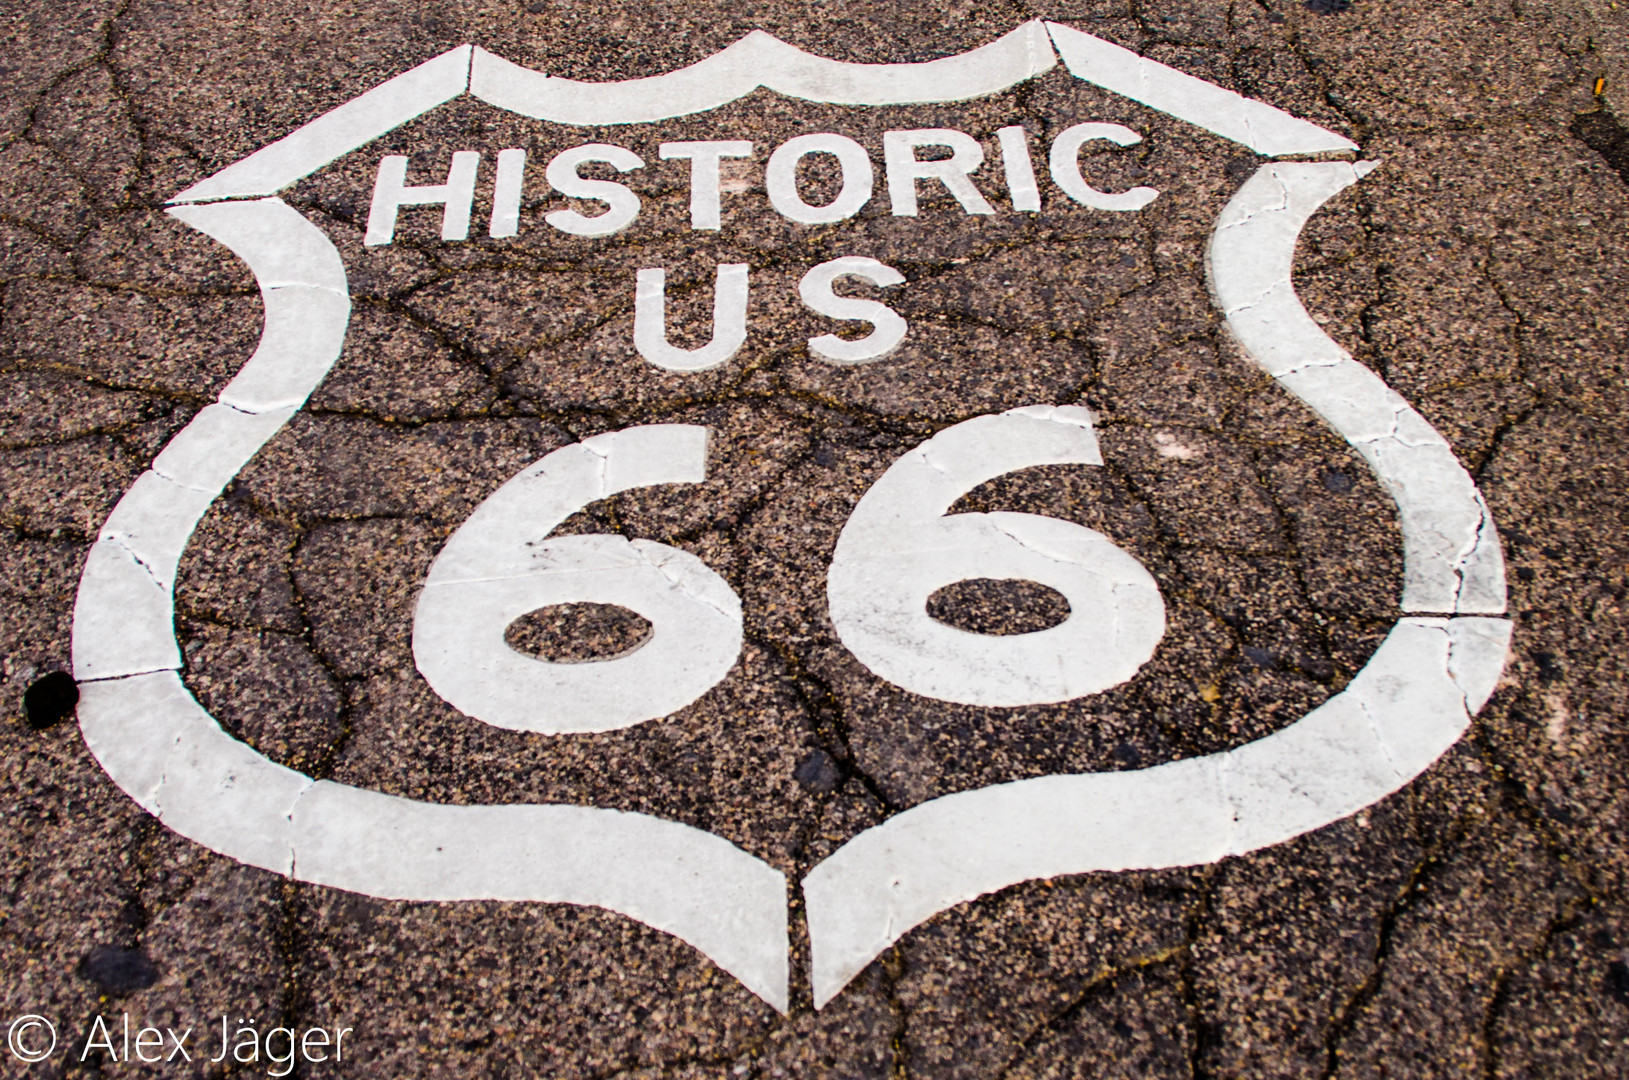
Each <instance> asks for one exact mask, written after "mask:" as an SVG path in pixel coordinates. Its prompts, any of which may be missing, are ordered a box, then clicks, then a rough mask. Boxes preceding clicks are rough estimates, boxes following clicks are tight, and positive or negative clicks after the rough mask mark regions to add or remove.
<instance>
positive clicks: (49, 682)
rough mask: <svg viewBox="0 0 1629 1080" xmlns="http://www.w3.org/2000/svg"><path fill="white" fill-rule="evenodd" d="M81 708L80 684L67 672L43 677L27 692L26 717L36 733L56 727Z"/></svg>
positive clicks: (24, 711)
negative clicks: (77, 708)
mask: <svg viewBox="0 0 1629 1080" xmlns="http://www.w3.org/2000/svg"><path fill="white" fill-rule="evenodd" d="M78 704H79V684H78V683H76V682H74V677H73V676H72V675H70V674H68V673H67V672H66V671H52V672H48V673H46V674H44V675H41V676H40V677H39V678H37V679H35V680H34V681H33V682H32V683H30V684H29V686H28V689H27V690H24V691H23V715H24V716H26V717H27V718H28V726H29V727H31V728H33V729H34V730H35V731H44V730H46V729H47V728H53V727H56V726H57V725H58V724H60V723H62V721H64V720H66V719H67V718H68V716H69V714H70V713H72V712H73V711H74V706H75V705H78Z"/></svg>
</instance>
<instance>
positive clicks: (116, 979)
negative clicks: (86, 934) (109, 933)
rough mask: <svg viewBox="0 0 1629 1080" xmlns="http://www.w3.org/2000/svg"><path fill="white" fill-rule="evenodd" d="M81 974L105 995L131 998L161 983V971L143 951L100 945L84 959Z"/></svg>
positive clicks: (80, 967) (81, 964)
mask: <svg viewBox="0 0 1629 1080" xmlns="http://www.w3.org/2000/svg"><path fill="white" fill-rule="evenodd" d="M79 971H80V974H82V975H84V976H85V977H86V978H87V979H89V980H90V981H91V982H93V983H95V984H96V985H97V986H99V987H101V988H102V992H103V993H106V994H130V993H134V992H135V991H137V990H145V989H147V988H148V987H149V986H152V985H153V984H154V983H156V982H158V967H157V965H155V964H154V963H153V962H152V961H151V960H149V959H148V958H147V956H146V955H145V954H144V953H142V951H141V950H140V949H126V948H122V947H120V946H118V945H98V946H96V948H94V949H92V950H91V951H90V952H89V953H87V954H86V955H85V959H84V960H83V961H82V962H81V963H80V965H79Z"/></svg>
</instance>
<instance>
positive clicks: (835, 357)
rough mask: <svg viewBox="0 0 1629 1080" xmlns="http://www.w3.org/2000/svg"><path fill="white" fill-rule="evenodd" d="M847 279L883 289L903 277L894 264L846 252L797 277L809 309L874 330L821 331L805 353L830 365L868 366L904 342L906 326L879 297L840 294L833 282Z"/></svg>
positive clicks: (799, 291)
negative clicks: (856, 333) (854, 333)
mask: <svg viewBox="0 0 1629 1080" xmlns="http://www.w3.org/2000/svg"><path fill="white" fill-rule="evenodd" d="M845 277H857V278H859V279H860V280H861V281H868V282H870V283H871V284H873V285H880V286H882V287H884V288H887V287H888V286H890V285H903V284H904V283H905V275H904V274H902V273H900V272H899V271H898V270H895V269H894V268H893V267H891V266H884V265H883V264H882V263H880V262H878V261H877V260H876V259H867V258H863V257H861V256H858V255H845V256H843V257H842V258H840V259H832V260H830V261H829V262H823V263H821V264H820V265H818V266H813V267H810V268H809V271H808V272H807V273H805V274H804V275H803V277H802V278H800V279H799V280H798V298H799V299H801V300H802V301H803V303H804V304H805V305H806V306H807V307H808V308H809V310H810V311H813V312H814V313H815V314H817V315H824V316H826V317H827V318H828V319H843V320H845V321H860V322H868V323H870V324H871V326H872V330H871V333H869V334H867V335H866V336H865V337H862V338H841V337H838V336H837V335H836V334H821V335H820V336H819V337H812V338H810V339H809V351H810V352H811V353H813V354H814V355H816V356H818V357H820V358H821V359H822V360H829V361H831V362H832V363H834V364H868V363H871V362H872V361H875V360H881V359H882V358H883V357H884V356H887V355H888V354H889V353H891V352H893V351H894V350H895V349H896V348H898V347H899V343H900V342H902V341H904V340H905V335H906V333H908V332H909V331H910V324H909V323H907V322H906V321H905V320H904V318H902V317H901V316H900V314H899V313H898V312H897V311H895V310H894V309H893V308H891V307H889V306H888V305H887V304H884V303H883V302H882V301H880V300H867V299H865V298H864V297H859V296H838V295H837V294H836V293H835V292H833V291H832V286H833V285H834V284H835V283H836V282H837V280H838V279H839V278H845Z"/></svg>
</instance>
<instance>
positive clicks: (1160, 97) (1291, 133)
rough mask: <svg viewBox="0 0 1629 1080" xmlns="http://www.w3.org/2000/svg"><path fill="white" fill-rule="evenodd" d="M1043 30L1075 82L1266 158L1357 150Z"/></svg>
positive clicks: (1145, 64)
mask: <svg viewBox="0 0 1629 1080" xmlns="http://www.w3.org/2000/svg"><path fill="white" fill-rule="evenodd" d="M1046 28H1047V31H1048V32H1049V33H1050V34H1051V35H1052V44H1053V45H1055V46H1056V47H1057V50H1058V55H1059V56H1060V57H1062V58H1063V62H1064V65H1065V66H1066V67H1068V69H1069V73H1070V74H1071V75H1074V76H1075V77H1076V78H1078V79H1084V80H1086V81H1087V82H1089V83H1095V84H1096V85H1098V86H1101V87H1103V89H1105V90H1111V91H1113V92H1114V93H1116V94H1120V95H1122V96H1124V97H1128V98H1130V99H1131V100H1133V101H1139V102H1141V103H1142V104H1144V105H1147V106H1148V107H1149V108H1151V109H1157V110H1159V111H1160V112H1162V113H1167V114H1169V115H1171V116H1174V117H1176V118H1177V119H1178V120H1186V121H1187V122H1188V123H1190V124H1194V125H1196V126H1198V127H1202V128H1204V129H1205V130H1206V131H1210V132H1214V133H1215V134H1217V135H1220V136H1222V137H1223V138H1225V139H1232V140H1233V141H1234V142H1237V143H1242V144H1244V145H1245V146H1248V147H1249V148H1250V149H1251V150H1254V151H1255V152H1256V153H1258V154H1261V155H1263V156H1265V157H1282V156H1284V155H1285V154H1316V153H1321V152H1323V151H1328V150H1356V149H1357V144H1356V143H1354V142H1352V141H1351V140H1350V139H1347V138H1344V137H1343V136H1340V135H1337V134H1335V133H1334V132H1333V131H1329V130H1327V129H1325V128H1321V127H1319V126H1318V125H1317V124H1313V123H1310V122H1308V121H1306V120H1301V119H1299V118H1297V117H1294V116H1291V115H1290V114H1289V113H1287V112H1285V111H1284V110H1282V109H1277V108H1274V107H1273V106H1271V105H1268V104H1267V103H1266V102H1263V101H1256V100H1254V99H1253V98H1247V97H1243V96H1242V95H1240V94H1236V93H1234V92H1233V91H1232V90H1227V89H1224V88H1223V87H1220V86H1217V85H1216V84H1215V83H1209V82H1206V81H1205V80H1204V79H1196V78H1194V77H1193V76H1192V75H1188V74H1186V73H1184V72H1181V71H1178V70H1177V69H1176V68H1173V67H1168V66H1167V65H1165V64H1161V63H1159V62H1158V61H1155V60H1150V59H1148V58H1147V57H1143V56H1138V55H1137V54H1136V53H1134V52H1132V51H1131V50H1130V49H1125V48H1121V47H1120V46H1119V45H1115V44H1113V43H1112V42H1108V41H1104V40H1103V39H1102V38H1099V37H1093V36H1092V35H1091V34H1086V33H1082V32H1081V31H1079V30H1075V29H1072V28H1071V27H1068V26H1064V25H1063V24H1061V23H1055V22H1049V23H1047V24H1046Z"/></svg>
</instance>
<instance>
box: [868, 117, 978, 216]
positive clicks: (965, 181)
mask: <svg viewBox="0 0 1629 1080" xmlns="http://www.w3.org/2000/svg"><path fill="white" fill-rule="evenodd" d="M925 146H938V147H944V148H945V149H947V150H949V151H950V156H949V157H945V158H934V159H930V160H925V161H924V160H922V159H920V158H918V157H917V156H916V151H917V150H918V149H919V148H921V147H925ZM882 156H883V161H884V163H885V165H886V166H887V176H888V201H889V203H890V204H891V205H892V207H893V212H894V215H895V216H896V217H915V216H916V194H917V192H916V182H917V181H918V180H937V181H939V182H940V183H941V184H943V185H944V186H945V190H947V191H949V192H950V194H951V195H952V196H954V197H955V199H956V201H957V202H959V203H961V204H962V210H963V211H965V212H966V213H969V214H993V213H995V207H993V206H991V205H990V203H989V200H987V199H986V198H985V197H984V196H983V194H981V193H980V191H979V189H978V188H977V187H975V186H974V185H973V173H975V172H977V171H978V169H979V166H981V165H983V164H984V147H982V146H980V145H979V144H978V140H977V139H975V138H973V136H971V135H969V134H967V133H966V132H965V131H956V130H955V129H954V128H922V129H919V130H915V131H885V132H883V133H882Z"/></svg>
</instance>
